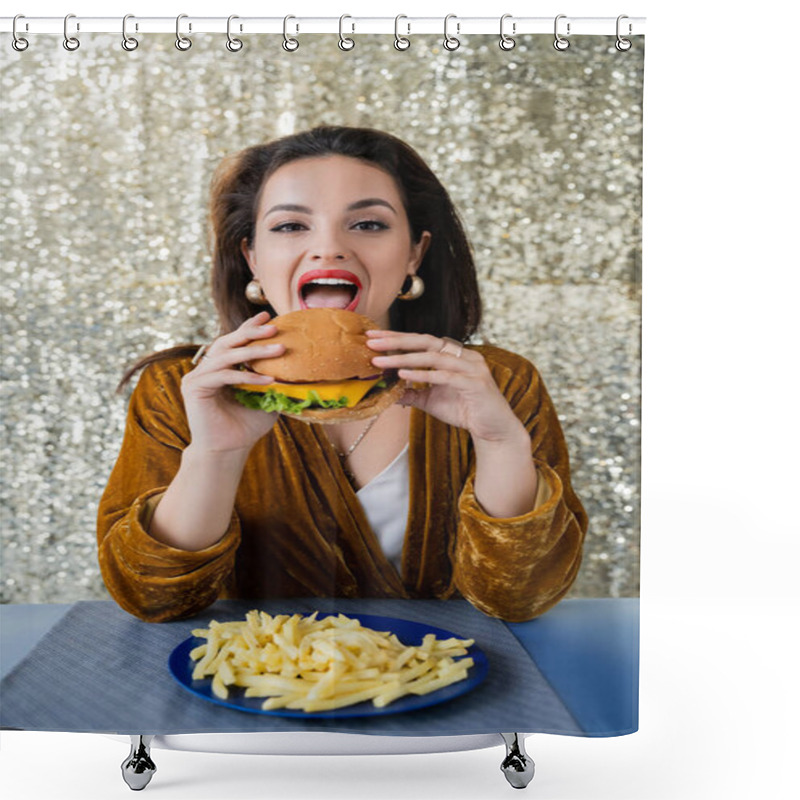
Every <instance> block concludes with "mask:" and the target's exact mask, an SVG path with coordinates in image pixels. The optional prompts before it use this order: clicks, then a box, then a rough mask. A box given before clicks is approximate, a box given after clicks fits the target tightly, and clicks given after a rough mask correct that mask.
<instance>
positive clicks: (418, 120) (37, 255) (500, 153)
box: [0, 34, 643, 602]
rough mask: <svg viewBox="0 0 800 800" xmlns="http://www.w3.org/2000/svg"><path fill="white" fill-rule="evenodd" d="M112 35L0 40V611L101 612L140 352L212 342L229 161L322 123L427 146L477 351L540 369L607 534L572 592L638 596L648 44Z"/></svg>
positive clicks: (584, 494)
mask: <svg viewBox="0 0 800 800" xmlns="http://www.w3.org/2000/svg"><path fill="white" fill-rule="evenodd" d="M439 39H440V37H439V38H437V37H423V36H418V37H413V39H412V46H411V48H410V49H409V50H407V51H405V52H397V51H396V50H395V49H394V47H393V46H392V41H393V40H392V38H391V37H386V36H377V35H376V36H365V37H358V38H357V39H356V47H355V48H354V49H353V50H352V51H350V52H347V53H343V52H341V51H340V50H339V49H338V48H337V46H336V41H337V39H336V37H335V36H330V35H309V36H305V37H301V38H300V42H301V45H300V48H299V50H298V51H296V52H295V53H292V54H287V53H285V52H284V51H283V50H282V49H281V46H280V41H281V39H280V37H276V36H250V37H247V39H246V44H245V47H244V49H243V50H242V51H241V52H239V53H230V52H228V51H227V50H226V49H225V47H224V41H225V39H224V37H220V36H213V35H206V36H202V37H201V36H198V37H196V38H195V40H194V46H193V47H192V49H191V50H189V51H187V52H178V51H177V50H176V49H175V47H174V36H171V35H148V36H147V37H142V40H141V44H140V47H139V49H138V50H136V51H134V52H131V53H128V52H125V51H123V50H122V49H121V47H120V37H119V36H112V35H100V34H92V35H87V36H85V37H83V38H82V41H81V46H80V49H79V50H78V51H76V52H74V53H69V52H66V51H65V50H64V49H63V48H62V47H61V42H60V39H59V37H47V36H42V37H35V38H34V40H33V41H32V44H31V46H30V48H29V49H28V50H27V51H26V52H25V53H16V52H14V50H13V49H12V48H11V46H10V36H8V35H4V36H3V37H2V39H0V81H1V82H2V95H1V96H0V118H1V119H2V122H0V126H1V127H0V131H1V132H2V135H1V136H0V169H2V174H1V175H0V202H1V203H2V218H3V227H2V234H0V246H1V247H2V287H1V288H0V291H2V295H1V296H2V304H3V321H2V340H1V342H0V344H1V346H2V353H1V354H0V361H1V363H2V389H1V391H2V426H3V435H2V453H1V454H0V455H1V457H2V463H3V470H2V486H1V487H0V491H1V492H2V496H1V498H0V499H1V500H2V536H3V553H2V557H3V560H2V601H3V602H69V601H73V600H78V599H90V598H104V597H106V594H105V589H104V587H103V584H102V581H101V579H100V574H99V570H98V568H97V563H96V555H95V514H96V509H97V503H98V500H99V497H100V494H101V492H102V489H103V487H104V484H105V481H106V479H107V477H108V474H109V472H110V470H111V467H112V464H113V462H114V459H115V457H116V453H117V450H118V448H119V445H120V442H121V438H122V429H123V421H124V415H125V407H126V400H127V396H121V395H115V393H114V388H115V385H116V383H117V381H118V379H119V377H120V376H121V374H122V372H123V370H124V368H125V367H126V366H127V365H129V364H130V363H131V361H132V360H134V359H135V358H136V357H138V356H139V355H142V354H144V353H146V352H149V351H151V350H154V349H158V348H162V347H165V346H169V345H171V344H174V343H177V342H183V341H196V342H200V341H204V340H206V339H208V338H210V337H211V336H213V335H214V334H215V331H216V322H215V318H214V310H213V307H212V305H211V303H210V300H209V292H208V271H209V248H208V234H207V229H206V208H205V205H206V198H207V190H208V184H209V179H210V177H211V173H212V171H213V169H214V167H215V166H216V164H217V163H218V161H219V159H220V158H221V157H222V156H224V155H225V154H227V153H229V152H232V151H234V150H237V149H239V148H241V147H244V146H247V145H249V144H253V143H256V142H260V141H263V140H265V139H269V138H271V137H273V136H275V135H280V134H285V133H289V132H292V131H295V130H299V129H303V128H306V127H311V126H313V125H315V124H320V123H332V124H337V123H340V124H351V125H368V126H372V127H378V128H383V129H386V130H388V131H390V132H392V133H395V134H397V135H399V136H400V137H401V138H404V139H406V140H407V141H408V142H409V143H410V144H412V145H413V146H414V147H415V148H416V149H417V150H418V151H419V152H420V153H421V154H422V155H423V157H425V158H426V159H427V160H428V162H429V163H430V165H431V167H432V168H433V170H434V171H435V172H436V173H437V175H438V176H439V177H440V178H441V180H442V181H443V183H444V184H445V185H446V186H447V187H448V189H449V191H450V192H451V195H452V197H453V199H454V201H455V203H456V205H457V207H458V208H459V210H460V212H461V214H462V216H463V219H464V221H465V223H466V227H467V230H468V233H469V235H470V238H471V241H472V244H473V247H474V250H475V254H476V260H477V263H478V268H479V274H480V279H481V289H482V293H483V298H484V302H485V310H486V314H485V322H484V326H483V332H482V336H483V337H484V338H486V339H491V340H492V341H493V342H494V343H496V344H499V345H501V346H504V347H507V348H508V349H511V350H515V351H517V352H519V353H521V354H523V355H525V356H526V357H528V358H530V359H531V360H532V361H533V362H534V363H535V364H536V365H537V366H538V367H539V369H540V371H541V373H542V375H543V377H544V379H545V382H546V384H547V386H548V389H549V391H550V393H551V395H552V396H553V399H554V401H555V403H556V407H557V408H558V410H559V413H560V418H561V421H562V425H563V426H564V429H565V434H566V436H567V440H568V443H569V447H570V453H571V458H572V463H573V471H574V480H573V482H574V485H575V488H576V490H577V492H578V494H579V495H580V496H581V498H582V499H583V501H584V503H585V505H586V508H587V510H588V512H589V515H590V520H591V523H590V530H589V535H588V538H587V542H586V549H585V558H584V563H583V566H582V569H581V573H580V575H579V578H578V580H577V582H576V584H575V586H574V587H573V590H572V592H571V594H572V596H625V595H636V594H638V564H639V550H638V541H639V527H638V520H639V433H640V431H639V419H640V412H639V408H640V405H639V400H640V393H639V385H640V384H639V375H640V235H641V234H640V227H641V117H642V74H643V41H642V40H641V39H637V41H636V44H635V46H634V48H633V50H631V51H630V52H628V53H619V52H617V51H616V50H615V49H614V38H613V37H581V38H577V37H576V38H574V39H573V42H572V45H571V47H570V48H569V50H567V51H566V52H556V51H555V50H554V48H553V46H552V37H548V36H535V37H519V38H518V44H517V47H516V48H515V49H514V50H512V51H509V52H503V51H501V50H500V49H499V47H498V45H497V39H498V37H497V36H469V37H464V38H463V39H462V46H461V48H460V49H459V50H458V51H456V52H452V53H451V52H447V51H445V50H444V49H443V48H442V47H441V42H440V40H439Z"/></svg>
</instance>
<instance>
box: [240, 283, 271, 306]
mask: <svg viewBox="0 0 800 800" xmlns="http://www.w3.org/2000/svg"><path fill="white" fill-rule="evenodd" d="M244 296H245V297H246V298H247V299H248V300H249V301H250V302H251V303H252V304H253V305H256V306H266V305H269V300H267V297H266V295H265V294H264V290H263V289H262V288H261V284H260V283H259V282H258V281H257V280H256V279H255V278H254V279H253V280H252V281H250V283H248V284H247V286H246V287H245V290H244Z"/></svg>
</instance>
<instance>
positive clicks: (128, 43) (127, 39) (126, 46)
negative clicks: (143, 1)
mask: <svg viewBox="0 0 800 800" xmlns="http://www.w3.org/2000/svg"><path fill="white" fill-rule="evenodd" d="M129 19H135V17H134V16H133V14H126V15H125V16H124V17H123V18H122V49H123V50H127V51H128V52H129V53H130V52H131V51H133V50H135V49H136V48H137V47H138V46H139V40H138V39H135V38H134V37H133V36H128V20H129ZM138 27H139V26H138V25H137V26H136V28H137V30H138Z"/></svg>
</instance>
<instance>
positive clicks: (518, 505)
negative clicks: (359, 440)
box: [367, 331, 539, 518]
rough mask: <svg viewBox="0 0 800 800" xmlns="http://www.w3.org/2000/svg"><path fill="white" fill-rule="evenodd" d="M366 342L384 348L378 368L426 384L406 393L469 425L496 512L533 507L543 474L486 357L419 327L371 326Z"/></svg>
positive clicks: (486, 505)
mask: <svg viewBox="0 0 800 800" xmlns="http://www.w3.org/2000/svg"><path fill="white" fill-rule="evenodd" d="M367 336H368V337H369V338H368V340H367V344H368V346H369V347H371V348H372V349H373V350H378V351H381V352H388V351H396V350H400V351H402V352H401V353H399V354H395V355H386V356H377V357H375V358H373V359H372V363H373V364H374V365H375V366H376V367H381V368H382V369H397V371H398V376H399V377H400V378H402V379H404V380H407V381H412V382H413V383H420V384H423V385H424V388H422V389H409V390H407V391H406V393H405V396H404V397H403V398H402V399H401V400H400V402H401V403H403V404H404V405H412V406H416V407H417V408H420V409H422V410H423V411H425V412H427V413H428V414H431V415H433V416H434V417H436V418H437V419H440V420H441V421H442V422H445V423H447V424H448V425H455V426H457V427H459V428H464V429H465V430H467V431H469V433H470V436H471V437H472V442H473V445H474V447H475V457H476V466H475V499H476V500H477V501H478V503H479V504H480V506H481V507H482V508H483V510H484V512H485V513H487V514H488V515H489V516H492V517H501V518H509V517H517V516H520V515H522V514H527V513H528V512H530V511H532V510H533V507H534V503H535V498H536V491H537V488H538V480H539V478H538V474H537V471H536V467H535V466H534V463H533V459H532V458H531V443H530V439H529V437H528V432H527V431H526V430H525V426H524V425H523V424H522V422H521V421H520V420H519V419H518V418H517V416H516V414H515V413H514V411H513V409H512V408H511V406H510V405H509V404H508V401H507V400H506V399H505V397H503V394H502V392H501V391H500V389H499V388H498V387H497V384H496V383H495V381H494V378H493V377H492V373H491V371H490V370H489V367H488V366H487V364H486V361H485V360H484V358H483V356H482V355H481V354H480V353H477V352H475V351H474V350H468V349H467V348H465V347H464V346H463V345H462V344H460V343H459V342H456V341H454V340H453V339H447V338H445V339H439V338H437V337H435V336H429V335H427V334H419V333H393V332H392V331H368V332H367Z"/></svg>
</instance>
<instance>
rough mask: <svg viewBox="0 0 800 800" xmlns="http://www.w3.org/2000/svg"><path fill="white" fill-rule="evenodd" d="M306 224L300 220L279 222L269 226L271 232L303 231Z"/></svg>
mask: <svg viewBox="0 0 800 800" xmlns="http://www.w3.org/2000/svg"><path fill="white" fill-rule="evenodd" d="M305 229H306V226H305V225H303V223H302V222H281V223H280V224H278V225H274V226H273V227H271V228H270V232H271V233H295V231H303V230H305Z"/></svg>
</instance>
